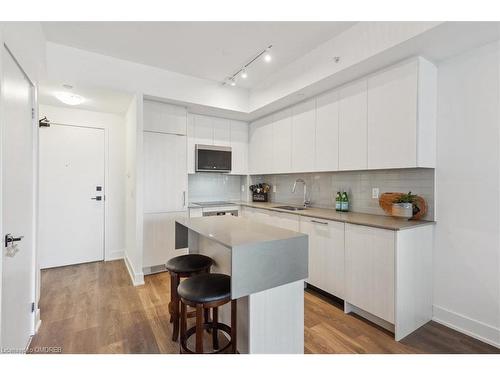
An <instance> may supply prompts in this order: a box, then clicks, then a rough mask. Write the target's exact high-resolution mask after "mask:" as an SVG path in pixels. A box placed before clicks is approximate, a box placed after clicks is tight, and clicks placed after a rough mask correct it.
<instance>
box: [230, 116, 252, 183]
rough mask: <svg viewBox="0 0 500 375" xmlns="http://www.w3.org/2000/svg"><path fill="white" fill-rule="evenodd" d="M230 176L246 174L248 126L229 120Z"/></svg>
mask: <svg viewBox="0 0 500 375" xmlns="http://www.w3.org/2000/svg"><path fill="white" fill-rule="evenodd" d="M230 131H231V135H230V138H231V150H232V154H231V159H232V167H231V174H236V175H246V174H248V124H247V123H246V122H243V121H235V120H231V125H230Z"/></svg>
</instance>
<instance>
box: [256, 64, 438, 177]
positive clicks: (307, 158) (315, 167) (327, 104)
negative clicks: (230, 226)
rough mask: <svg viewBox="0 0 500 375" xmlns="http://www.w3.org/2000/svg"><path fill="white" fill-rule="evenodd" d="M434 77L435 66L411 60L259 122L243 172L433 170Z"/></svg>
mask: <svg viewBox="0 0 500 375" xmlns="http://www.w3.org/2000/svg"><path fill="white" fill-rule="evenodd" d="M436 81H437V76H436V67H435V66H434V65H432V64H431V63H430V62H428V61H426V60H424V59H422V58H414V59H411V60H407V61H405V62H403V63H400V64H398V65H396V66H392V67H389V68H387V69H385V70H383V71H381V72H376V73H374V74H372V75H370V76H368V77H366V78H363V79H360V80H358V81H355V82H353V83H349V84H347V85H345V86H343V87H341V88H340V89H338V90H334V91H330V92H328V93H326V94H323V95H320V96H318V97H317V98H315V99H312V100H308V101H306V102H303V103H300V104H298V105H295V106H293V107H291V109H286V110H285V111H281V112H279V113H277V114H274V115H271V116H268V117H266V118H265V119H261V120H258V121H256V122H254V123H252V124H251V126H250V139H249V142H250V146H249V150H250V152H249V158H250V160H251V164H252V168H250V173H251V174H269V173H289V172H320V171H336V170H363V169H387V168H415V167H427V168H433V167H435V154H436V140H435V132H436ZM289 111H291V125H290V120H289V117H288V114H289ZM263 122H267V124H273V125H272V126H270V129H272V130H270V129H265V130H264V129H263V125H262V123H263ZM290 133H291V136H290ZM288 145H290V150H291V152H290V155H291V167H289V163H288ZM256 152H259V153H261V155H260V156H257V155H256ZM262 154H265V155H266V156H265V159H262V160H260V159H259V158H264V156H262ZM271 159H272V160H271ZM257 160H260V161H259V162H257ZM264 160H265V161H266V163H265V164H263V161H264Z"/></svg>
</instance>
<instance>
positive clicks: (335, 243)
mask: <svg viewBox="0 0 500 375" xmlns="http://www.w3.org/2000/svg"><path fill="white" fill-rule="evenodd" d="M300 232H302V233H305V234H307V235H308V236H309V279H308V281H307V282H308V283H309V284H311V285H313V286H315V287H317V288H320V289H322V290H324V291H325V292H328V293H330V294H332V295H334V296H336V297H339V298H342V299H344V223H342V222H336V221H330V220H324V219H316V218H310V217H304V216H303V217H301V218H300Z"/></svg>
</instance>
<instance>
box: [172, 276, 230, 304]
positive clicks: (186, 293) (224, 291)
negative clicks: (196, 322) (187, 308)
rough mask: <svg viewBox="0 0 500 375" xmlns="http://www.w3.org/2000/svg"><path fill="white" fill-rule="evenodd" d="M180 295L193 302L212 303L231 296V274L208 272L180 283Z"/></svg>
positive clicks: (178, 289)
mask: <svg viewBox="0 0 500 375" xmlns="http://www.w3.org/2000/svg"><path fill="white" fill-rule="evenodd" d="M177 293H178V294H179V296H180V297H181V298H183V299H185V300H188V301H190V302H193V303H210V302H215V301H221V300H225V299H230V298H231V276H228V275H224V274H221V273H207V274H202V275H196V276H193V277H191V278H189V279H187V280H184V281H182V282H181V283H180V285H179V287H178V288H177Z"/></svg>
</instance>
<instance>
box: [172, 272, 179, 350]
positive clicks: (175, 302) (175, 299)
mask: <svg viewBox="0 0 500 375" xmlns="http://www.w3.org/2000/svg"><path fill="white" fill-rule="evenodd" d="M178 286H179V277H178V276H177V274H175V273H171V276H170V303H171V305H172V314H171V315H170V318H171V320H173V323H174V327H173V329H172V341H177V338H178V337H179V295H178V294H177V287H178Z"/></svg>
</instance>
